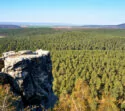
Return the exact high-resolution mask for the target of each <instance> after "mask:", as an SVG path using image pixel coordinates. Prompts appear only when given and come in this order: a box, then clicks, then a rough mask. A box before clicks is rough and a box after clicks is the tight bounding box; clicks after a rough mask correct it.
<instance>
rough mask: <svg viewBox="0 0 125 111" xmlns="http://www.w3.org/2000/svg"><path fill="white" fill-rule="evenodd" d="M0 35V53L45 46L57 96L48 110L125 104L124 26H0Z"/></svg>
mask: <svg viewBox="0 0 125 111" xmlns="http://www.w3.org/2000/svg"><path fill="white" fill-rule="evenodd" d="M0 35H2V36H4V38H0V54H2V53H3V52H5V51H10V50H16V51H18V50H23V49H28V50H29V49H30V50H36V49H44V50H49V51H50V53H51V56H52V63H53V70H52V71H53V77H54V81H53V90H54V92H55V94H56V95H57V96H58V98H59V100H58V102H57V104H56V105H55V107H54V108H53V111H124V110H125V30H124V29H72V30H71V29H62V30H61V29H60V30H59V29H58V30H57V29H51V28H24V29H0ZM0 95H1V100H2V99H3V98H4V97H5V96H6V94H5V93H3V90H2V89H1V87H0ZM9 95H10V96H9V100H8V102H10V103H12V101H13V96H11V94H9ZM13 105H14V104H13ZM1 106H2V101H0V107H1ZM10 107H11V108H13V106H12V105H11V104H10V105H9V106H8V108H9V109H10ZM11 111H13V110H11Z"/></svg>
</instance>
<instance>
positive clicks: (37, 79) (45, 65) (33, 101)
mask: <svg viewBox="0 0 125 111" xmlns="http://www.w3.org/2000/svg"><path fill="white" fill-rule="evenodd" d="M3 58H4V67H3V69H2V72H3V73H6V74H8V75H9V77H11V80H12V78H13V80H14V82H13V83H11V86H12V87H13V88H12V89H15V90H16V89H17V90H18V91H15V90H13V92H14V93H16V94H18V95H19V96H21V97H22V101H23V103H24V106H25V107H26V106H29V105H42V106H44V107H45V108H46V109H47V108H50V107H53V106H54V103H55V102H56V100H57V98H56V96H55V95H54V93H53V90H52V82H53V76H52V62H51V58H50V53H49V51H43V50H41V49H40V50H37V51H35V52H32V51H30V50H24V51H19V52H14V51H11V52H6V53H3ZM1 75H2V73H1ZM5 77H8V76H4V78H5ZM12 84H15V85H12ZM17 85H18V88H17ZM15 86H16V87H15ZM14 87H15V88H14ZM19 91H20V93H17V92H19Z"/></svg>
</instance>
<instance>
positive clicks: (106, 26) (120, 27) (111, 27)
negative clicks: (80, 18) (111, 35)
mask: <svg viewBox="0 0 125 111" xmlns="http://www.w3.org/2000/svg"><path fill="white" fill-rule="evenodd" d="M81 27H82V28H109V29H125V23H123V24H118V25H84V26H81Z"/></svg>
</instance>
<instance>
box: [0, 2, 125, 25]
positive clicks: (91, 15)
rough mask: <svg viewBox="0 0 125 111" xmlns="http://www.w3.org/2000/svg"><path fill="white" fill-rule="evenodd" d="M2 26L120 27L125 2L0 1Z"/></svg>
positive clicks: (123, 19)
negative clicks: (41, 24) (9, 23)
mask: <svg viewBox="0 0 125 111" xmlns="http://www.w3.org/2000/svg"><path fill="white" fill-rule="evenodd" d="M0 22H41V23H68V24H77V25H90V24H93V25H94V24H102V25H103V24H104V25H105V24H120V23H124V22H125V0H0Z"/></svg>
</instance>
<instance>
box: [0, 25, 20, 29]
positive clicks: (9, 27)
mask: <svg viewBox="0 0 125 111" xmlns="http://www.w3.org/2000/svg"><path fill="white" fill-rule="evenodd" d="M17 28H21V27H20V26H17V25H0V29H17Z"/></svg>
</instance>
